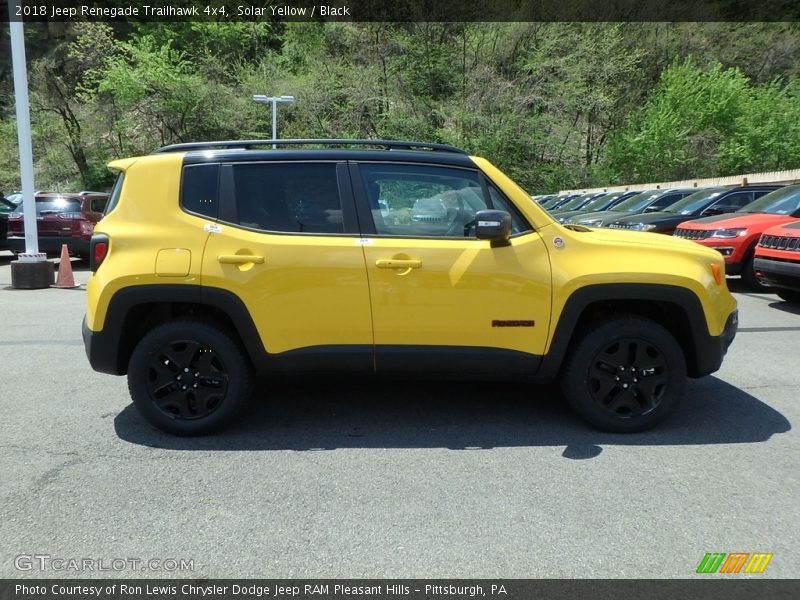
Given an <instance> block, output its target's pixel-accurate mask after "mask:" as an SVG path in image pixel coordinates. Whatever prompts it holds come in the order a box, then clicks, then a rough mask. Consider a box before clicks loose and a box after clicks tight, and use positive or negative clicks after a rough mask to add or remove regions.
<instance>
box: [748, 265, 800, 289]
mask: <svg viewBox="0 0 800 600" xmlns="http://www.w3.org/2000/svg"><path fill="white" fill-rule="evenodd" d="M753 268H755V270H756V275H757V276H758V278H759V279H760V280H761V281H763V282H764V283H767V284H769V285H771V286H772V287H777V288H786V289H788V290H794V291H798V292H800V262H789V261H786V260H772V259H769V258H760V257H756V258H755V260H754V261H753Z"/></svg>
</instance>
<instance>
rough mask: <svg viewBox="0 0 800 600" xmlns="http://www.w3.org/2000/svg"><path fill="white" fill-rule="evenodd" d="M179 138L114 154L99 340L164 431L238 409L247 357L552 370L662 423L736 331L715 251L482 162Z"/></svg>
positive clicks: (96, 308) (549, 376) (92, 349)
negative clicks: (551, 202) (552, 207)
mask: <svg viewBox="0 0 800 600" xmlns="http://www.w3.org/2000/svg"><path fill="white" fill-rule="evenodd" d="M272 143H273V141H272V140H269V141H266V142H265V141H257V140H256V141H253V140H245V141H227V142H208V143H193V144H178V145H173V146H167V147H165V148H161V149H160V150H157V151H156V152H154V153H153V154H151V155H149V156H142V157H137V158H128V159H124V160H117V161H114V162H112V163H111V164H110V167H111V168H112V169H115V170H117V171H119V177H118V180H117V182H116V185H115V187H114V190H113V192H112V196H111V198H110V200H109V205H108V209H107V215H106V217H105V218H104V219H103V220H102V221H101V222H100V223H99V224H98V226H97V228H96V229H95V232H94V236H93V238H92V241H91V252H90V254H91V269H92V271H93V275H92V277H91V279H90V281H89V284H88V293H87V302H88V306H87V312H86V318H85V321H84V325H83V338H84V343H85V347H86V353H87V355H88V357H89V361H90V363H91V365H92V367H93V368H94V369H96V370H97V371H101V372H104V373H111V374H114V375H124V374H127V375H128V385H129V389H130V393H131V397H132V399H133V402H134V404H135V405H136V406H137V408H138V409H139V410H140V411H141V413H142V415H143V416H144V417H145V418H146V419H147V420H148V421H150V422H151V423H152V424H153V425H155V426H156V427H159V428H160V429H163V430H165V431H168V432H172V433H175V434H184V435H197V434H203V433H207V432H210V431H213V430H217V429H219V428H221V427H222V426H224V425H226V424H228V423H230V422H231V420H232V419H234V418H235V417H236V416H237V415H238V414H240V412H241V410H242V408H243V407H244V406H245V404H246V402H247V400H248V397H249V395H250V393H251V382H252V380H253V374H254V372H255V371H259V370H266V371H280V370H291V371H302V372H342V371H345V370H347V371H369V372H378V373H386V372H398V371H403V372H406V373H411V374H422V373H431V372H435V373H444V372H447V373H450V374H452V373H454V372H455V373H461V374H465V375H469V376H475V375H478V376H486V377H497V376H512V375H513V376H518V375H523V376H526V377H528V378H530V379H531V380H532V381H534V382H547V381H550V380H553V379H554V378H556V377H560V379H561V382H562V387H563V391H564V395H565V397H566V399H567V401H568V402H569V404H570V405H571V406H572V408H573V409H574V410H575V411H576V412H577V413H578V414H580V415H581V416H582V417H583V418H584V419H586V420H587V421H588V422H589V423H591V424H593V425H594V426H596V427H599V428H601V429H604V430H609V431H641V430H644V429H646V428H649V427H651V426H653V425H654V424H655V423H656V422H658V421H659V420H660V419H661V418H662V417H664V415H665V414H666V413H667V412H668V411H669V410H670V409H671V408H673V406H674V405H675V403H676V402H677V401H678V400H679V398H680V397H681V395H682V394H683V390H684V387H685V382H686V377H687V376H690V377H699V376H702V375H706V374H708V373H712V372H714V371H715V370H717V369H718V368H719V366H720V364H721V362H722V357H723V355H724V354H725V352H726V350H727V348H728V346H729V345H730V343H731V341H732V340H733V337H734V335H735V333H736V325H737V319H736V302H735V300H734V299H733V298H732V296H731V295H730V293H729V292H728V289H727V287H726V284H725V279H724V272H725V271H724V265H723V261H722V257H721V256H720V255H719V253H718V252H715V251H713V250H710V249H708V248H704V247H702V246H700V245H699V244H695V243H693V242H690V241H685V240H681V239H675V238H671V237H667V236H660V235H655V234H643V233H639V232H628V231H610V230H599V229H590V228H586V227H582V226H578V225H568V226H561V225H559V224H558V223H556V222H555V221H554V220H553V219H552V218H551V217H550V215H549V214H548V213H547V212H546V211H545V210H543V209H541V208H540V207H538V206H537V205H536V204H535V203H534V202H532V201H531V199H530V196H528V194H526V193H525V192H524V191H523V190H522V189H521V188H520V187H518V186H517V185H516V184H515V183H514V182H513V181H511V180H510V179H509V178H508V177H506V176H505V175H503V173H501V172H500V171H499V170H498V169H496V168H495V167H493V166H492V165H491V164H490V163H489V162H488V161H486V160H485V159H483V158H478V157H474V156H468V155H467V154H466V153H465V152H463V151H461V150H459V149H457V148H453V147H450V146H443V145H437V144H425V143H416V142H398V141H376V140H328V141H322V140H284V141H280V142H279V143H278V146H279V148H278V149H270V148H269V146H270V145H271V144H272Z"/></svg>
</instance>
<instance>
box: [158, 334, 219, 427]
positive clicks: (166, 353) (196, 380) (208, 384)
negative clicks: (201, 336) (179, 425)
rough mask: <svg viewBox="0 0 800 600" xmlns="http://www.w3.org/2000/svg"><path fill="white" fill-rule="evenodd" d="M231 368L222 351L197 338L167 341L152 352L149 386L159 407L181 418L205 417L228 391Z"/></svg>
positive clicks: (168, 413) (215, 407) (217, 405)
mask: <svg viewBox="0 0 800 600" xmlns="http://www.w3.org/2000/svg"><path fill="white" fill-rule="evenodd" d="M228 379H229V375H228V371H227V369H226V368H225V364H224V363H223V361H222V360H221V359H220V357H219V355H218V354H217V353H216V352H215V351H214V350H213V349H212V348H207V347H205V346H203V345H201V344H200V343H198V342H197V341H195V340H175V341H172V342H167V343H166V344H165V345H164V346H163V347H162V348H161V349H160V350H156V351H155V352H153V353H152V354H151V355H150V361H149V364H148V368H147V388H148V392H149V394H150V398H151V400H152V401H153V403H154V404H155V405H156V406H157V407H158V409H159V410H161V411H163V412H164V413H166V414H167V415H169V416H172V417H177V418H181V419H202V418H204V417H207V416H208V415H210V414H211V413H213V412H214V410H216V409H217V408H218V407H219V406H220V404H221V403H222V401H223V400H224V398H225V395H226V394H227V392H228Z"/></svg>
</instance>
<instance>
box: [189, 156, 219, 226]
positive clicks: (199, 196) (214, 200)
mask: <svg viewBox="0 0 800 600" xmlns="http://www.w3.org/2000/svg"><path fill="white" fill-rule="evenodd" d="M218 198H219V165H218V164H202V165H189V166H186V167H184V168H183V178H182V179H181V206H182V207H183V209H184V210H186V211H187V212H190V213H193V214H196V215H201V216H204V217H208V218H209V219H216V218H217V210H218V206H219V202H218Z"/></svg>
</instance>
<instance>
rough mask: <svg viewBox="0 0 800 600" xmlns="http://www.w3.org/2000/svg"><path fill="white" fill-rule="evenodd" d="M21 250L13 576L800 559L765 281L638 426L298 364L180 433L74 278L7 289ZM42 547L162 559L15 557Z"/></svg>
mask: <svg viewBox="0 0 800 600" xmlns="http://www.w3.org/2000/svg"><path fill="white" fill-rule="evenodd" d="M10 258H11V257H10V256H8V255H5V254H2V253H0V310H2V324H0V365H2V374H1V375H0V409H1V410H2V423H3V427H2V428H0V481H1V482H2V484H0V577H20V576H24V577H60V576H84V577H86V576H127V577H132V576H143V577H159V576H180V577H203V578H205V577H230V576H236V577H275V578H288V577H325V578H327V577H417V578H425V577H492V578H494V577H513V578H526V577H534V578H538V577H551V578H561V577H569V578H580V577H600V578H615V577H626V578H640V577H655V578H687V577H692V576H695V569H696V568H697V566H698V564H699V562H700V560H701V559H702V558H703V556H704V554H705V553H707V552H767V553H773V554H774V557H773V559H772V562H771V563H770V564H769V566H768V568H767V569H766V571H765V572H764V574H763V575H757V576H754V577H782V578H788V577H797V576H798V575H799V574H800V573H798V565H800V539H798V527H797V524H798V523H800V509H799V508H798V498H800V485H799V484H798V466H800V463H799V462H798V456H800V436H798V433H797V429H796V426H795V425H794V424H796V423H798V422H800V376H798V372H800V360H799V359H798V339H800V308H798V307H792V306H790V305H789V304H787V303H785V302H781V301H780V300H779V299H778V298H777V297H776V296H774V295H772V294H753V293H749V292H744V291H743V288H742V287H741V286H740V285H739V284H738V282H736V281H731V282H730V283H731V287H732V289H734V290H735V291H736V290H738V291H736V297H737V299H738V301H739V307H740V331H739V335H738V337H737V339H736V341H735V342H734V345H733V347H732V348H731V351H730V352H729V354H728V356H727V358H726V361H725V363H724V364H723V367H722V369H721V370H720V371H719V372H718V373H716V374H715V375H713V376H709V377H705V378H703V379H700V380H693V381H692V382H691V383H690V385H689V388H688V393H687V397H686V398H685V400H684V402H683V404H682V405H681V406H680V407H679V410H678V411H677V412H676V413H675V414H673V415H672V416H671V417H670V418H669V419H668V421H667V422H666V423H664V424H663V425H662V426H661V427H659V428H658V429H657V430H655V431H652V432H648V433H644V434H636V435H612V434H605V433H598V432H595V431H592V430H590V429H587V428H586V427H584V426H583V425H582V424H581V423H580V422H578V421H577V420H576V419H575V418H573V417H572V415H571V414H570V413H569V412H568V410H567V409H566V408H565V407H564V406H563V404H562V402H561V401H560V399H559V396H558V393H557V392H556V391H555V390H554V389H550V388H541V387H534V386H529V385H524V384H519V383H478V384H476V383H459V382H452V381H451V382H436V381H414V380H407V381H398V382H394V383H392V384H391V385H387V384H385V383H382V384H376V383H375V382H373V381H371V380H339V381H327V380H315V381H308V380H302V379H295V380H291V379H288V380H281V381H269V380H267V381H264V382H262V383H261V385H260V386H259V388H258V396H259V397H258V402H256V403H255V404H256V405H255V406H254V408H253V409H252V411H251V413H250V415H249V418H248V419H247V420H246V421H245V422H243V423H242V424H240V425H238V426H236V427H234V428H233V429H231V430H228V431H226V432H225V433H224V434H221V435H218V436H215V437H209V438H201V439H180V438H173V437H169V436H167V435H165V434H162V433H159V432H158V431H156V430H154V429H152V428H151V427H150V426H148V425H147V424H146V423H144V422H143V420H142V419H141V418H140V417H139V416H138V414H137V413H136V412H135V410H134V409H133V408H132V406H131V405H130V401H129V398H128V394H127V387H126V382H125V379H124V378H117V377H111V376H107V375H101V374H98V373H95V372H93V371H92V370H91V369H90V367H89V364H88V362H87V360H86V356H85V354H84V350H83V344H82V341H81V337H80V323H81V319H82V316H83V311H84V301H85V293H84V292H83V291H82V290H57V289H46V290H36V291H20V290H13V289H11V287H10V284H11V275H10V267H9V262H10ZM75 267H76V269H77V270H76V279H77V280H78V282H85V281H86V280H87V279H88V276H89V273H88V272H87V271H86V269H85V266H82V265H80V264H77V263H76V264H75ZM31 555H46V556H49V557H51V558H61V559H67V560H69V559H79V560H81V559H90V560H96V561H106V563H105V564H106V566H108V565H110V564H111V562H110V561H112V560H115V559H135V560H142V561H149V560H152V559H155V560H157V561H162V563H161V565H160V567H159V566H156V567H154V568H148V569H147V570H145V571H142V570H141V569H142V567H140V566H137V567H135V568H134V567H127V566H126V567H125V568H123V569H119V570H116V569H110V570H105V571H102V572H91V571H89V572H75V571H60V572H55V571H52V570H41V569H39V568H38V567H37V563H35V562H34V563H33V565H32V567H31V568H30V569H29V570H22V571H21V570H19V569H18V567H19V566H22V567H23V568H25V567H26V565H30V564H31V561H30V560H29V561H27V562H26V560H24V559H23V561H22V562H20V560H19V559H18V558H17V557H19V556H31ZM167 560H175V561H179V560H184V561H193V565H192V566H191V567H188V566H187V567H186V568H185V569H183V570H181V569H172V570H166V569H168V568H169V567H172V566H174V565H173V563H167V564H166V565H165V564H164V562H163V561H167ZM116 564H117V565H120V564H121V563H119V562H117V563H116ZM151 566H152V565H151ZM706 577H707V576H706ZM736 577H745V576H744V575H737V576H736ZM746 577H751V576H750V575H748V576H746Z"/></svg>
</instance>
